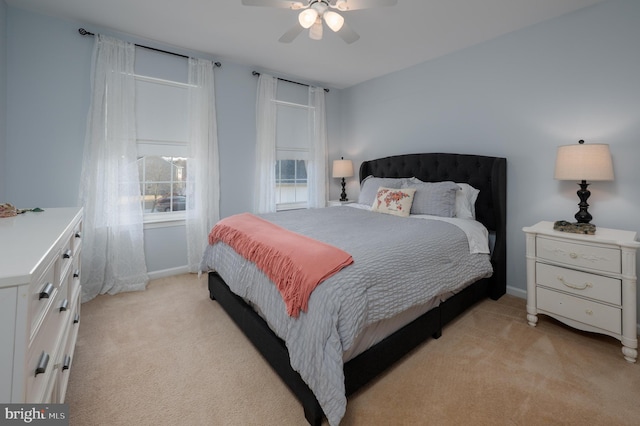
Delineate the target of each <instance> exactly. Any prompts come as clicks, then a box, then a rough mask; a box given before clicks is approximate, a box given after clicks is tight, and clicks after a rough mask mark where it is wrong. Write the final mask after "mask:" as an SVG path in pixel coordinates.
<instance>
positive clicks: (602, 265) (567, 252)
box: [536, 237, 621, 273]
mask: <svg viewBox="0 0 640 426" xmlns="http://www.w3.org/2000/svg"><path fill="white" fill-rule="evenodd" d="M536 256H538V257H539V258H541V259H547V260H550V261H552V262H561V263H564V264H567V265H572V266H576V267H582V268H589V269H595V270H598V271H605V272H614V273H620V272H621V255H620V250H619V249H615V248H607V247H600V246H594V245H588V244H578V243H573V242H566V241H558V240H555V239H551V238H544V237H538V238H537V239H536Z"/></svg>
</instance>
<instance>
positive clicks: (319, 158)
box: [307, 86, 329, 208]
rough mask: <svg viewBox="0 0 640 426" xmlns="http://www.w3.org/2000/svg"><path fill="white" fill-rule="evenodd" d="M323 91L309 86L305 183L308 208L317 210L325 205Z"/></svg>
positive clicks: (326, 175)
mask: <svg viewBox="0 0 640 426" xmlns="http://www.w3.org/2000/svg"><path fill="white" fill-rule="evenodd" d="M324 93H325V92H324V89H323V88H321V87H313V86H309V106H310V107H311V108H310V109H309V128H310V129H311V137H310V138H309V139H310V143H311V147H310V149H309V162H308V165H307V177H308V179H307V182H308V190H309V207H311V208H318V207H326V205H327V188H328V186H329V180H328V179H329V178H328V173H327V167H328V166H327V164H328V163H327V162H328V159H327V119H326V112H325V102H324Z"/></svg>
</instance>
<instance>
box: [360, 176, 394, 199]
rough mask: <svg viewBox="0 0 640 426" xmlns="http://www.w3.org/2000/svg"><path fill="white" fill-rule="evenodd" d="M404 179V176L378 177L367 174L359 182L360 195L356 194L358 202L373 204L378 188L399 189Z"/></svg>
mask: <svg viewBox="0 0 640 426" xmlns="http://www.w3.org/2000/svg"><path fill="white" fill-rule="evenodd" d="M405 181H406V179H405V178H379V177H373V176H367V177H366V178H364V179H363V180H362V183H360V195H358V203H359V204H366V205H368V206H370V205H371V204H373V200H374V199H375V198H376V193H377V192H378V188H380V187H381V186H383V187H385V188H394V189H400V187H401V186H402V184H403V183H404V182H405Z"/></svg>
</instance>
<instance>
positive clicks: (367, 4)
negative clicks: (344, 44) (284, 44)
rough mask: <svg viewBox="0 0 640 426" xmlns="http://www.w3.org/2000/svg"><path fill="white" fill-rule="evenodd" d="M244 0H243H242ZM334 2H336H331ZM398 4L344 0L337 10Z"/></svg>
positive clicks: (382, 0) (394, 0)
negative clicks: (342, 5)
mask: <svg viewBox="0 0 640 426" xmlns="http://www.w3.org/2000/svg"><path fill="white" fill-rule="evenodd" d="M243 1H244V0H243ZM333 4H336V2H333ZM397 4H398V0H346V2H345V4H344V7H346V8H343V7H339V8H338V10H343V11H347V10H359V9H369V8H372V7H386V6H395V5H397Z"/></svg>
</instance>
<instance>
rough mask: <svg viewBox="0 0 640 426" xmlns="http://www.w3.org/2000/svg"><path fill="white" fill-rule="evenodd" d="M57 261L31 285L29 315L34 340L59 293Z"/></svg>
mask: <svg viewBox="0 0 640 426" xmlns="http://www.w3.org/2000/svg"><path fill="white" fill-rule="evenodd" d="M54 266H55V261H54V262H53V263H51V264H50V265H49V266H48V267H47V268H46V269H45V272H44V274H43V275H42V276H41V277H40V278H39V279H38V280H37V281H36V282H34V283H32V284H31V286H30V287H29V308H28V315H29V320H30V324H31V328H30V333H29V341H31V340H33V338H34V337H35V335H36V334H37V333H38V330H39V329H40V325H41V324H42V323H43V321H44V316H45V314H46V312H47V309H48V307H49V305H50V304H52V303H53V299H54V298H55V297H56V296H57V294H58V288H57V283H56V280H55V268H54Z"/></svg>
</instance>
